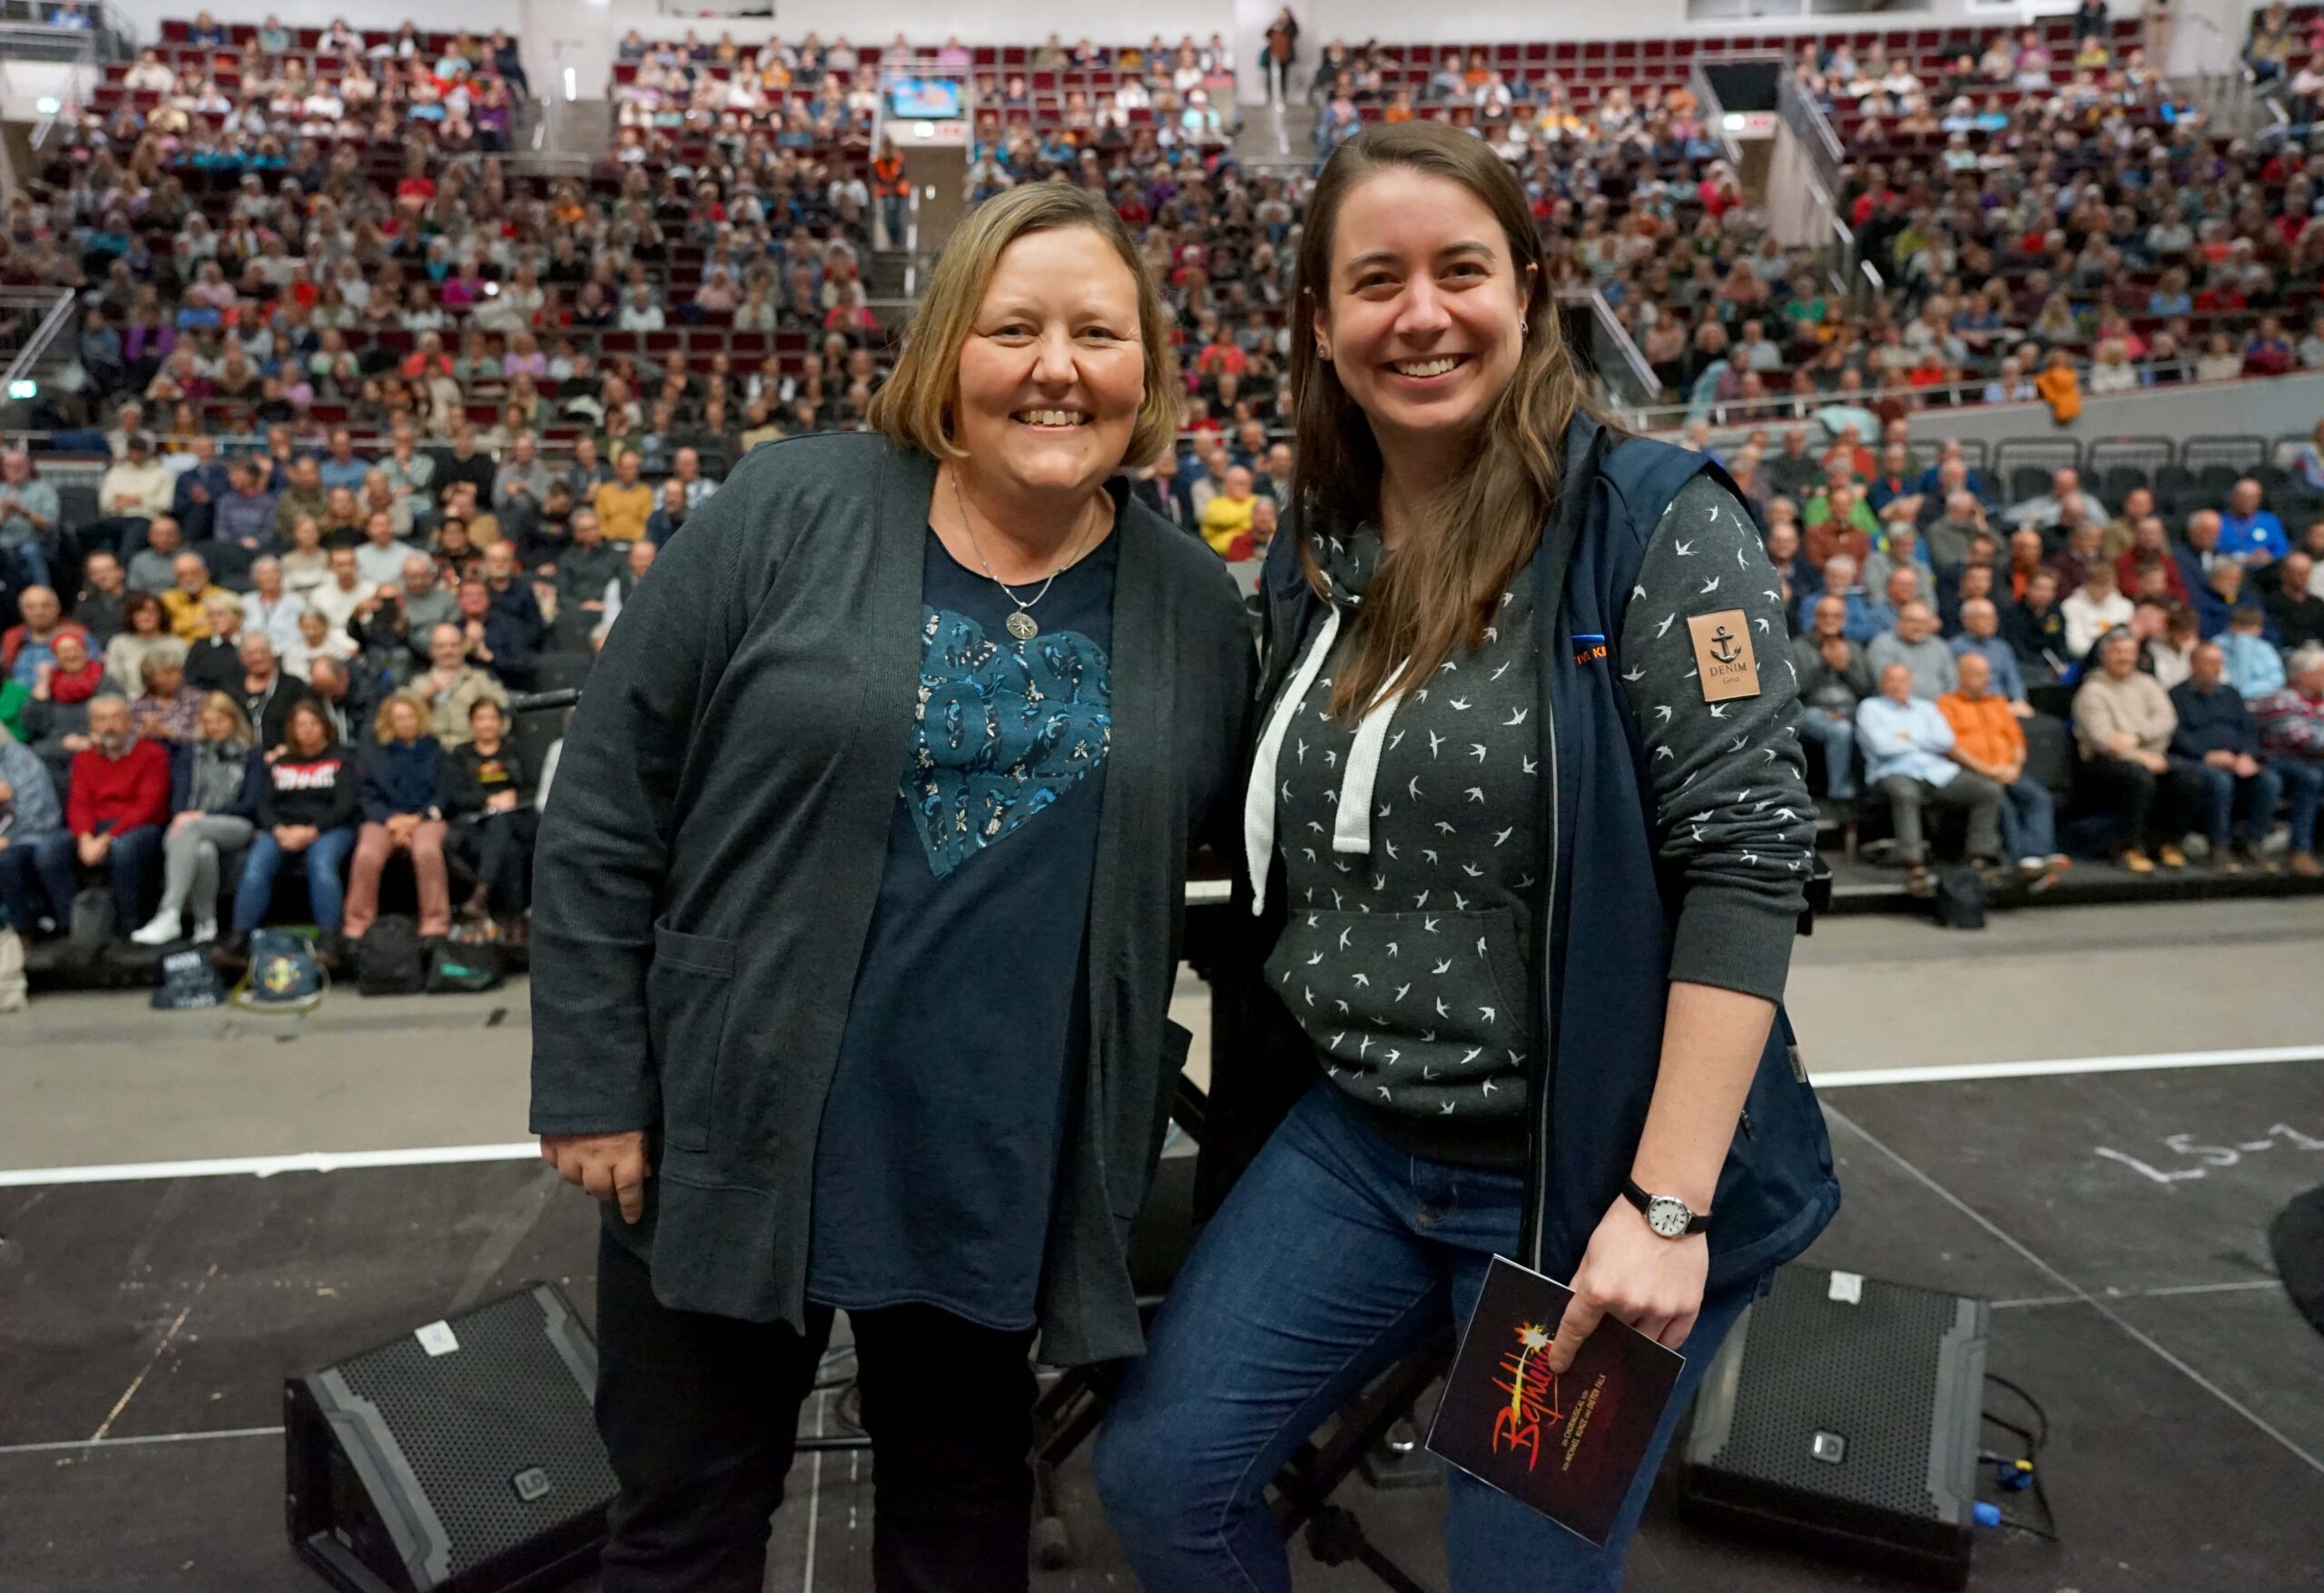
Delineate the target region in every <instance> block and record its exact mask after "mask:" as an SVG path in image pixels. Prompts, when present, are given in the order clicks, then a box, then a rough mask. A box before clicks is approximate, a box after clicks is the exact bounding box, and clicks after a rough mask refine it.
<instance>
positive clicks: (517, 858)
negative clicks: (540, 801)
mask: <svg viewBox="0 0 2324 1593" xmlns="http://www.w3.org/2000/svg"><path fill="white" fill-rule="evenodd" d="M539 827H540V815H539V814H538V813H537V812H535V811H533V810H532V809H530V808H517V809H516V810H515V811H511V812H507V813H485V814H481V815H479V816H478V817H476V818H473V819H463V820H462V821H459V822H458V823H457V824H455V825H453V826H452V842H453V844H454V845H455V846H457V847H458V849H459V852H460V856H461V858H462V860H464V861H466V862H467V864H468V867H470V868H471V869H474V870H476V877H477V879H478V880H479V881H481V882H482V883H483V884H484V885H486V886H487V887H488V888H489V890H490V896H489V898H488V900H490V902H491V904H492V906H494V907H496V908H497V909H498V910H500V911H502V912H507V913H516V912H523V911H524V910H526V909H527V907H529V906H531V905H532V878H533V841H534V838H535V836H536V834H537V832H538V830H539Z"/></svg>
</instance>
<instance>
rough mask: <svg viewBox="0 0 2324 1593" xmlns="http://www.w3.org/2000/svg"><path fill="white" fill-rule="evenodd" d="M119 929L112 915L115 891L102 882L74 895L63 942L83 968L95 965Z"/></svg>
mask: <svg viewBox="0 0 2324 1593" xmlns="http://www.w3.org/2000/svg"><path fill="white" fill-rule="evenodd" d="M120 929H121V925H120V923H119V921H118V920H117V919H115V917H114V915H113V892H112V891H110V890H106V889H105V888H104V887H103V886H102V885H91V886H87V887H85V888H84V889H83V890H80V891H78V892H76V893H75V894H74V898H73V911H72V915H71V922H70V923H69V924H68V925H67V926H66V928H65V935H64V941H65V945H66V946H67V947H68V948H70V955H71V957H72V959H73V960H74V962H75V963H77V964H79V965H80V966H81V967H84V968H88V967H92V966H94V964H95V962H96V960H97V959H99V958H101V957H103V955H104V954H105V948H106V947H108V946H110V945H112V944H113V939H114V938H115V937H116V936H117V935H118V934H119V932H120Z"/></svg>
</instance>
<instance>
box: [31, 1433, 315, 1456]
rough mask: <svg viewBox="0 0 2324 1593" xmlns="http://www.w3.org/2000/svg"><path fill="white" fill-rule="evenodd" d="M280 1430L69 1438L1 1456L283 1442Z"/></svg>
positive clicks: (39, 1444)
mask: <svg viewBox="0 0 2324 1593" xmlns="http://www.w3.org/2000/svg"><path fill="white" fill-rule="evenodd" d="M281 1436H282V1429H281V1428H279V1427H226V1428H221V1429H219V1430H218V1431H215V1432H149V1433H144V1434H142V1435H140V1436H138V1437H135V1438H68V1439H63V1440H60V1441H56V1442H54V1443H0V1455H44V1454H49V1453H52V1452H54V1451H55V1450H118V1449H126V1448H128V1447H130V1446H131V1445H133V1444H141V1443H205V1442H207V1441H210V1440H211V1439H213V1438H281Z"/></svg>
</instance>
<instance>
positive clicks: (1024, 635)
mask: <svg viewBox="0 0 2324 1593" xmlns="http://www.w3.org/2000/svg"><path fill="white" fill-rule="evenodd" d="M951 475H952V506H953V507H954V508H956V509H958V510H959V511H960V528H961V529H962V530H964V531H966V532H967V533H968V534H969V546H970V547H973V548H975V549H976V552H977V563H979V564H980V565H983V566H984V578H985V579H986V580H988V581H990V582H991V583H992V584H993V585H996V586H998V587H1000V589H1001V591H1002V592H1004V593H1007V594H1008V597H1009V602H1011V603H1013V604H1015V605H1017V612H1016V613H1015V614H1012V615H1009V620H1008V625H1009V634H1010V635H1012V636H1014V637H1016V638H1017V639H1018V640H1019V642H1029V641H1031V640H1032V639H1033V638H1034V637H1036V636H1038V635H1039V634H1041V627H1040V625H1039V624H1038V623H1037V622H1036V621H1035V620H1034V618H1033V616H1032V615H1030V614H1029V613H1027V612H1026V611H1027V610H1028V609H1029V608H1031V607H1032V606H1033V605H1035V604H1036V603H1039V601H1040V600H1041V599H1042V598H1044V597H1047V596H1048V595H1049V588H1050V587H1052V586H1054V585H1057V578H1058V577H1059V575H1063V574H1065V572H1066V571H1067V570H1068V569H1070V568H1072V567H1073V561H1074V560H1075V559H1077V558H1078V557H1080V556H1081V543H1082V539H1083V538H1084V537H1086V536H1088V535H1089V527H1090V526H1091V525H1092V524H1094V523H1095V522H1096V520H1097V517H1098V516H1097V514H1096V512H1095V511H1096V509H1097V507H1098V506H1097V504H1096V503H1094V502H1093V503H1091V504H1090V506H1089V508H1090V511H1091V512H1089V513H1088V514H1085V515H1083V516H1081V529H1080V530H1078V531H1077V532H1075V533H1074V536H1073V546H1072V548H1071V549H1070V550H1069V551H1068V553H1067V554H1066V556H1065V562H1064V563H1063V564H1061V565H1058V567H1057V568H1055V569H1053V570H1051V571H1050V572H1049V579H1048V580H1046V581H1044V582H1042V583H1041V589H1040V590H1039V592H1036V593H1034V594H1033V595H1031V596H1030V597H1019V596H1018V595H1017V594H1016V593H1014V592H1011V591H1009V583H1007V582H1006V581H1003V580H1002V579H1001V578H1000V576H999V575H994V574H993V573H992V561H991V560H990V559H989V558H987V557H985V556H984V544H982V543H981V542H979V541H978V540H977V527H976V523H975V522H974V521H972V520H970V518H969V505H968V500H967V499H965V498H963V497H961V496H960V471H959V470H957V469H956V470H954V471H953V472H952V473H951Z"/></svg>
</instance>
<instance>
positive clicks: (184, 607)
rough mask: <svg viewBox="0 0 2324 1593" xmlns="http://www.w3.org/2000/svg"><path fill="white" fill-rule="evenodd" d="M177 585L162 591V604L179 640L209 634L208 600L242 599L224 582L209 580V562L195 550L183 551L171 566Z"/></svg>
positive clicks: (205, 637) (195, 639) (237, 601)
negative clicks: (223, 584) (216, 598)
mask: <svg viewBox="0 0 2324 1593" xmlns="http://www.w3.org/2000/svg"><path fill="white" fill-rule="evenodd" d="M172 567H173V568H174V569H175V570H176V572H177V578H178V579H177V585H174V586H172V587H171V588H170V589H169V590H168V591H167V592H164V593H162V608H163V609H164V610H166V611H167V612H168V614H169V616H170V634H172V635H173V636H175V637H176V638H177V639H178V640H179V641H181V642H189V643H191V642H202V641H207V640H208V639H209V636H210V611H209V603H210V600H211V599H212V597H222V598H224V599H225V600H226V601H227V602H229V603H232V604H235V605H238V606H239V605H240V602H241V600H240V599H239V598H237V597H235V596H234V595H233V594H231V592H228V591H227V590H226V589H225V588H224V587H223V586H213V585H211V584H210V566H209V565H206V564H204V563H202V556H201V555H200V554H198V553H182V554H180V555H178V558H177V563H176V565H174V566H172Z"/></svg>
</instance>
